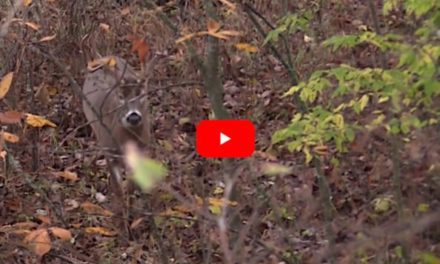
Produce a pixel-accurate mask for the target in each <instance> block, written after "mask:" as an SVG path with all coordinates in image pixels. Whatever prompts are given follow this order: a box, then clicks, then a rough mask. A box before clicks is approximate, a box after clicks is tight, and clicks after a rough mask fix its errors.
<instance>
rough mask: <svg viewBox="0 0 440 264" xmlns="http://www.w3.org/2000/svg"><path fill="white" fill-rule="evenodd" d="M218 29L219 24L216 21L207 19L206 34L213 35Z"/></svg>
mask: <svg viewBox="0 0 440 264" xmlns="http://www.w3.org/2000/svg"><path fill="white" fill-rule="evenodd" d="M219 29H220V23H218V22H217V21H215V20H213V19H211V18H209V19H208V32H209V33H215V32H217V31H218V30H219Z"/></svg>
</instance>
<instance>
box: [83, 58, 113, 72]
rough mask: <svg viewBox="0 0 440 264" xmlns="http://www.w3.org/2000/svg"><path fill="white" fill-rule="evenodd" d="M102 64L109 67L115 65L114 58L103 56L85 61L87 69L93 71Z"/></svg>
mask: <svg viewBox="0 0 440 264" xmlns="http://www.w3.org/2000/svg"><path fill="white" fill-rule="evenodd" d="M104 65H109V66H111V67H113V66H115V65H116V60H115V58H114V57H113V56H107V57H103V58H99V59H96V60H92V61H89V62H88V63H87V70H89V71H91V72H93V71H96V70H97V69H99V68H101V67H102V66H104Z"/></svg>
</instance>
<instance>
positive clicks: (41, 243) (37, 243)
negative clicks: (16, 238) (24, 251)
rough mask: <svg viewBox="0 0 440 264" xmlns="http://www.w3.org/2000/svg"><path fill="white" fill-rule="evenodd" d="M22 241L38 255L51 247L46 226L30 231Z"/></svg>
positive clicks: (42, 254) (41, 254) (40, 255)
mask: <svg viewBox="0 0 440 264" xmlns="http://www.w3.org/2000/svg"><path fill="white" fill-rule="evenodd" d="M24 242H25V243H28V244H29V245H30V246H31V249H32V250H33V251H34V253H35V254H37V255H38V256H39V257H42V256H44V255H45V254H46V253H47V252H49V251H50V249H51V247H52V244H51V242H50V237H49V233H48V232H47V229H46V228H41V229H37V230H34V231H32V232H30V233H29V234H28V235H27V236H26V237H25V238H24Z"/></svg>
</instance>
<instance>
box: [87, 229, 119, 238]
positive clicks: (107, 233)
mask: <svg viewBox="0 0 440 264" xmlns="http://www.w3.org/2000/svg"><path fill="white" fill-rule="evenodd" d="M85 232H86V234H98V235H103V236H109V237H112V236H116V235H117V233H116V232H115V231H112V230H110V229H107V228H105V227H86V228H85Z"/></svg>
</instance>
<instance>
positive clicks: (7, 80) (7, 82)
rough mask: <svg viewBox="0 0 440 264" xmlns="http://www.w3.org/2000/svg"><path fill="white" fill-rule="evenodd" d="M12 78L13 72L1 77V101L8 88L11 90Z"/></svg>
mask: <svg viewBox="0 0 440 264" xmlns="http://www.w3.org/2000/svg"><path fill="white" fill-rule="evenodd" d="M13 77H14V72H9V73H7V74H6V75H5V76H3V78H2V80H1V81H0V99H3V97H5V96H6V94H7V93H8V91H9V88H11V84H12V78H13Z"/></svg>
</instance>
